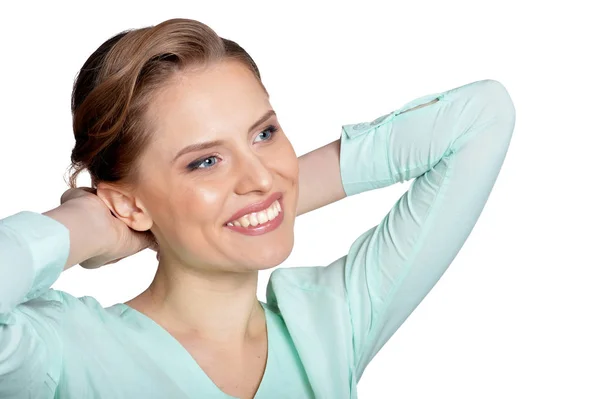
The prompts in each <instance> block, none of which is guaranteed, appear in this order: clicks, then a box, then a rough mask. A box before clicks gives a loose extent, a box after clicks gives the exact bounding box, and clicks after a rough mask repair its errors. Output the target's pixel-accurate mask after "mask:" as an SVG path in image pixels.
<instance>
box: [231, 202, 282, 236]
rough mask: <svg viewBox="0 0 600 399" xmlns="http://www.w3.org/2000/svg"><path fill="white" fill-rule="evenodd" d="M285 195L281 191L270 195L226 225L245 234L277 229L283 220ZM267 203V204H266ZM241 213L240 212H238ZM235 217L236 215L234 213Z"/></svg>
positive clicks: (253, 234)
mask: <svg viewBox="0 0 600 399" xmlns="http://www.w3.org/2000/svg"><path fill="white" fill-rule="evenodd" d="M282 200H283V197H282V195H281V193H278V194H274V195H272V196H270V197H269V198H268V199H267V200H266V201H264V202H262V203H261V204H255V205H252V206H250V207H248V208H245V209H246V211H248V210H252V212H248V213H246V214H244V215H242V216H239V217H237V218H236V219H235V220H231V221H229V222H227V223H226V224H225V227H226V228H228V229H230V230H233V231H235V232H238V233H242V234H245V235H251V236H255V235H261V234H265V233H268V232H270V231H273V230H275V229H276V228H277V227H279V225H281V222H282V221H283V215H284V213H283V207H282V203H283V201H282ZM265 205H266V206H265ZM238 214H239V213H238ZM234 217H235V215H234Z"/></svg>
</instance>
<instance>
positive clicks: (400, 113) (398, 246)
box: [326, 79, 515, 381]
mask: <svg viewBox="0 0 600 399" xmlns="http://www.w3.org/2000/svg"><path fill="white" fill-rule="evenodd" d="M514 124H515V109H514V105H513V102H512V100H511V97H510V95H509V94H508V92H507V90H506V89H505V87H504V86H503V85H502V84H501V83H499V82H498V81H495V80H489V79H488V80H481V81H476V82H473V83H470V84H466V85H463V86H460V87H457V88H454V89H452V90H448V91H445V92H440V93H433V94H429V95H426V96H423V97H420V98H417V99H415V100H413V101H411V102H409V103H407V104H405V105H404V106H403V107H402V108H400V109H398V110H396V111H394V112H391V113H389V114H387V115H384V116H382V117H380V118H378V119H376V120H374V121H373V122H371V123H359V124H353V125H345V126H343V128H342V136H341V150H340V151H341V153H340V169H341V177H342V183H343V187H344V190H345V191H346V194H347V195H355V194H358V193H361V192H363V191H367V190H371V189H375V188H380V187H384V186H387V185H390V184H393V183H397V182H405V181H408V180H410V179H412V178H415V180H414V181H413V182H412V183H411V185H410V187H409V189H408V191H407V192H405V193H404V194H403V195H402V196H401V198H400V199H399V200H398V201H397V202H396V203H395V204H394V206H393V207H392V209H391V210H390V211H389V213H388V214H387V215H386V216H385V217H384V219H383V220H382V221H381V222H380V223H379V224H378V225H377V226H375V227H373V228H372V229H370V230H368V231H367V232H365V233H363V234H362V235H361V236H360V237H358V239H356V241H355V242H354V243H353V244H352V245H351V247H350V250H349V253H348V254H347V256H346V257H345V259H341V260H340V261H336V262H334V263H332V264H331V265H330V266H328V267H331V268H336V267H338V266H339V265H341V267H342V268H343V269H340V276H343V277H342V278H343V280H344V281H343V284H344V287H345V288H344V291H345V298H346V301H347V308H348V312H349V316H350V317H349V319H350V324H351V328H352V352H353V353H352V355H353V356H352V357H353V364H352V367H353V369H354V373H355V376H356V378H357V381H358V379H360V377H361V376H362V374H363V371H364V369H365V368H366V366H367V364H368V363H369V362H370V361H371V360H372V359H373V357H374V356H375V355H376V354H377V352H378V351H379V350H380V349H381V348H382V346H383V345H384V344H385V343H386V342H387V341H388V340H389V338H390V337H391V336H392V335H393V334H394V333H395V332H396V330H397V329H398V328H399V327H400V326H401V325H402V323H403V322H404V321H405V320H406V319H407V317H408V316H409V315H410V314H411V313H412V311H413V310H414V309H415V308H416V307H417V306H418V305H419V303H420V302H421V301H422V300H423V298H424V297H425V296H426V295H427V293H428V292H429V291H430V290H431V289H432V288H433V286H434V285H435V284H436V283H437V281H438V280H439V279H440V277H441V276H442V274H443V273H444V272H445V271H446V269H447V268H448V266H449V265H450V264H451V262H452V261H453V260H454V258H455V256H456V255H457V253H458V252H459V250H460V249H461V247H462V246H463V244H464V242H465V241H466V239H467V237H468V236H469V234H470V232H471V230H472V229H473V227H474V225H475V223H476V221H477V219H478V218H479V215H480V213H481V212H482V210H483V207H484V205H485V203H486V201H487V198H488V196H489V195H490V192H491V190H492V187H493V185H494V183H495V181H496V178H497V176H498V174H499V171H500V168H501V166H502V164H503V162H504V159H505V155H506V153H507V151H508V147H509V143H510V140H511V137H512V132H513V129H514ZM326 269H327V268H326ZM331 273H332V275H336V274H337V272H336V271H333V270H332V271H331Z"/></svg>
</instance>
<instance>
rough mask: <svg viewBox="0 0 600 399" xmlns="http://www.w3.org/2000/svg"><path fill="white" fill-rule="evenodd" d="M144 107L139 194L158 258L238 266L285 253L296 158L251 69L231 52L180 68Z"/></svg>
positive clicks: (279, 258)
mask: <svg viewBox="0 0 600 399" xmlns="http://www.w3.org/2000/svg"><path fill="white" fill-rule="evenodd" d="M147 116H148V122H149V125H150V126H151V128H152V140H151V142H150V144H149V145H148V147H147V148H146V149H145V150H144V152H143V154H142V155H141V157H140V159H139V160H138V161H139V164H138V166H139V173H138V184H137V186H136V187H135V196H136V198H137V199H138V200H139V201H140V203H141V204H142V205H143V209H144V212H145V214H144V217H147V218H149V219H151V220H152V222H153V226H152V228H151V230H152V232H153V233H154V235H155V236H156V238H157V240H158V243H159V244H160V256H161V263H163V262H164V261H168V262H169V263H171V262H176V263H178V264H181V265H184V266H188V267H193V268H202V269H203V270H211V271H234V272H241V271H252V270H259V269H266V268H270V267H274V266H277V265H279V264H280V263H281V262H283V261H284V260H285V259H286V258H287V257H288V256H289V254H290V252H291V250H292V246H293V241H294V234H293V228H294V220H295V216H296V203H297V199H298V159H297V156H296V154H295V152H294V149H293V148H292V146H291V144H290V142H289V141H288V139H287V137H286V136H285V134H284V133H283V130H282V129H281V126H280V125H279V123H278V121H277V117H276V115H275V112H274V111H273V108H272V106H271V104H270V103H269V98H268V95H267V93H265V91H264V90H263V88H262V86H261V84H260V82H258V81H257V79H256V77H255V76H254V75H253V74H252V72H250V71H249V70H248V69H247V68H246V67H245V66H243V65H242V64H240V63H238V62H236V61H231V60H228V61H223V62H220V63H218V64H214V65H210V66H209V67H207V68H195V69H191V68H190V69H186V70H184V71H182V72H178V73H177V74H176V75H175V76H174V77H173V78H172V79H171V80H170V81H169V82H168V84H166V85H165V87H164V88H163V89H161V90H160V91H159V92H157V93H156V95H155V96H154V99H153V101H152V103H151V104H150V106H149V109H148V113H147ZM276 200H277V201H276ZM249 206H250V207H249ZM262 209H265V212H260V210H262ZM279 209H281V212H279ZM243 214H249V215H248V216H243ZM242 216H243V217H242ZM240 217H241V218H240ZM269 219H272V220H270V221H269ZM259 222H263V223H259ZM253 224H256V226H252V225H253Z"/></svg>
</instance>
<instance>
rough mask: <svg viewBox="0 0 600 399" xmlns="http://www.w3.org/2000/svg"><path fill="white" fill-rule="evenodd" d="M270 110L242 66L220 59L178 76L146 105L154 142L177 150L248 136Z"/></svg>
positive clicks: (261, 89)
mask: <svg viewBox="0 0 600 399" xmlns="http://www.w3.org/2000/svg"><path fill="white" fill-rule="evenodd" d="M269 108H271V106H270V103H269V98H268V95H267V93H265V91H264V90H263V88H262V86H261V84H260V83H259V81H258V80H257V78H256V77H255V76H254V74H253V73H252V72H251V71H250V70H249V69H248V68H247V67H246V66H244V65H243V64H241V63H240V62H236V61H224V62H220V63H218V64H213V65H210V66H208V67H202V68H188V69H186V70H183V71H181V72H178V73H177V74H176V75H175V76H173V78H172V79H170V80H169V82H168V83H167V84H166V85H165V86H164V87H163V88H162V89H161V90H160V92H159V93H158V95H156V96H155V98H154V99H153V101H152V102H151V103H150V105H149V109H148V116H149V122H150V124H151V126H152V130H153V134H154V135H155V139H156V140H157V141H161V142H162V144H163V145H167V146H169V147H171V146H175V147H177V149H179V148H178V147H179V146H181V145H186V144H190V142H195V141H199V140H215V139H224V138H225V137H223V136H224V135H231V134H239V133H240V132H242V131H243V132H246V131H247V129H248V127H249V126H250V125H251V124H252V123H253V122H254V121H256V119H258V118H259V117H260V116H262V115H263V114H264V113H265V111H266V110H268V109H269ZM168 143H171V144H172V145H169V144H168Z"/></svg>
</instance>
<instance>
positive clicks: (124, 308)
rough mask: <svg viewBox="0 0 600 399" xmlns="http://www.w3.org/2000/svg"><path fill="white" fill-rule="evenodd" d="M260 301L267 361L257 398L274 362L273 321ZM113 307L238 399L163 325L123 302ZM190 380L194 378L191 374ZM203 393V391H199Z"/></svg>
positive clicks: (208, 381)
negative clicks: (157, 336) (265, 332)
mask: <svg viewBox="0 0 600 399" xmlns="http://www.w3.org/2000/svg"><path fill="white" fill-rule="evenodd" d="M258 302H259V303H260V305H261V306H262V308H263V311H264V312H265V322H266V329H267V363H266V365H265V371H264V372H263V376H262V378H261V380H260V384H259V385H258V389H257V390H256V393H255V394H254V398H259V397H260V396H259V395H261V394H262V392H263V391H264V390H265V389H266V388H265V384H266V382H265V381H266V380H267V378H268V377H269V375H270V369H271V368H273V366H272V364H273V363H274V361H275V360H274V359H273V358H272V357H273V353H274V352H273V334H274V331H273V328H272V326H273V321H272V320H271V315H270V314H269V308H268V306H267V305H266V304H265V303H263V302H261V301H258ZM113 307H118V308H120V309H119V310H120V312H119V317H123V316H124V315H126V314H127V313H129V314H132V315H134V316H135V317H136V318H137V319H139V320H140V321H141V322H142V323H143V324H144V327H147V328H151V329H154V330H156V331H158V332H159V333H160V334H161V336H162V337H164V339H166V340H167V341H168V343H169V345H170V346H173V347H174V348H175V349H176V350H178V351H179V352H181V356H182V357H184V358H185V361H186V363H190V365H191V367H190V368H191V369H192V370H196V372H198V373H200V374H201V375H202V377H203V378H204V379H205V380H206V381H207V383H208V384H209V385H210V387H211V389H212V390H214V391H215V392H217V393H218V394H220V395H222V396H223V397H224V398H227V399H239V398H238V397H236V396H231V395H229V394H227V393H225V392H223V391H222V390H221V389H220V388H219V387H218V386H217V384H215V382H214V381H213V380H212V379H211V378H210V377H209V376H208V374H206V372H205V371H204V369H202V367H201V366H200V365H199V364H198V362H196V360H195V359H194V358H193V357H192V355H191V354H190V353H189V352H188V351H187V349H185V347H184V346H183V345H182V344H181V343H180V342H179V341H178V340H177V339H176V338H175V337H174V336H173V335H171V333H169V332H168V331H167V330H166V329H165V328H164V327H163V326H161V325H160V324H158V323H157V322H156V321H154V320H153V319H152V318H150V317H149V316H147V315H145V314H144V313H142V312H140V311H139V310H136V309H134V308H132V307H131V306H129V305H127V304H125V303H117V304H115V305H113ZM191 380H195V379H194V378H193V376H192V378H191ZM186 388H188V387H187V386H186V387H184V389H186ZM201 393H204V392H201ZM194 394H195V395H197V394H198V392H194Z"/></svg>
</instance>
